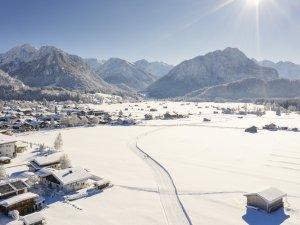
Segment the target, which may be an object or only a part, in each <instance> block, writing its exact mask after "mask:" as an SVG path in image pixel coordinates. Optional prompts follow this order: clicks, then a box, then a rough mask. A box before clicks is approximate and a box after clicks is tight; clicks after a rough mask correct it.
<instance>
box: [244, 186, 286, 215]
mask: <svg viewBox="0 0 300 225" xmlns="http://www.w3.org/2000/svg"><path fill="white" fill-rule="evenodd" d="M244 196H246V197H247V205H248V206H252V207H256V208H259V209H262V210H264V211H266V212H268V213H270V212H273V211H275V210H277V209H279V208H282V207H283V206H284V204H283V198H284V197H286V196H287V195H286V193H284V192H282V191H280V190H279V189H277V188H275V187H268V188H262V189H259V190H257V191H255V192H251V193H247V194H244Z"/></svg>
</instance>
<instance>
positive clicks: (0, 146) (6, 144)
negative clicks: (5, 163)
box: [0, 135, 17, 158]
mask: <svg viewBox="0 0 300 225" xmlns="http://www.w3.org/2000/svg"><path fill="white" fill-rule="evenodd" d="M16 142H17V140H16V139H15V138H13V137H10V136H7V135H0V156H6V157H10V158H13V157H15V156H16V148H15V144H16Z"/></svg>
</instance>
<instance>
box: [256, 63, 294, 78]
mask: <svg viewBox="0 0 300 225" xmlns="http://www.w3.org/2000/svg"><path fill="white" fill-rule="evenodd" d="M254 61H255V62H256V63H258V64H259V65H261V66H266V67H272V68H274V69H276V70H277V71H278V73H279V76H280V77H282V78H286V79H290V80H297V79H300V65H297V64H295V63H292V62H289V61H286V62H283V61H280V62H277V63H274V62H272V61H270V60H263V61H256V60H255V59H254Z"/></svg>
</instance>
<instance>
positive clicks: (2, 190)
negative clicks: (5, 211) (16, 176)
mask: <svg viewBox="0 0 300 225" xmlns="http://www.w3.org/2000/svg"><path fill="white" fill-rule="evenodd" d="M28 188H29V185H28V184H27V183H25V182H24V181H22V180H8V181H5V182H2V183H0V199H4V198H8V197H11V196H15V195H19V194H23V193H26V192H27V190H28Z"/></svg>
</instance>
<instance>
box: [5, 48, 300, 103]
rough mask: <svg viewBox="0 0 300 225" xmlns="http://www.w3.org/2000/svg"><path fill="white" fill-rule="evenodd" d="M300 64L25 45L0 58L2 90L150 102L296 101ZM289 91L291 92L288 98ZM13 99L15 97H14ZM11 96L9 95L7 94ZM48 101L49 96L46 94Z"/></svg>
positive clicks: (235, 55) (233, 52)
mask: <svg viewBox="0 0 300 225" xmlns="http://www.w3.org/2000/svg"><path fill="white" fill-rule="evenodd" d="M299 71H300V65H297V64H294V63H291V62H279V63H273V62H271V61H267V60H264V61H257V60H255V59H249V58H248V57H247V56H246V55H245V54H244V53H243V52H241V51H240V50H239V49H237V48H226V49H224V50H223V51H221V50H218V51H214V52H210V53H207V54H206V55H203V56H198V57H195V58H193V59H190V60H186V61H183V62H182V63H180V64H178V65H177V66H175V67H173V66H172V65H169V64H166V63H163V62H148V61H146V60H144V59H143V60H138V61H136V62H129V61H126V60H123V59H119V58H110V59H108V60H99V59H94V58H86V59H84V58H81V57H79V56H76V55H72V54H69V53H66V52H64V51H63V50H61V49H58V48H56V47H54V46H42V47H40V48H39V49H37V48H34V47H32V46H31V45H29V44H25V45H22V46H19V47H15V48H13V49H11V50H9V51H8V52H6V53H2V54H0V88H1V93H4V92H3V90H4V89H5V90H6V91H8V90H9V92H10V93H11V94H12V93H13V92H18V93H19V94H18V96H19V98H21V94H20V93H25V92H26V95H31V93H39V92H41V90H42V91H43V93H46V92H47V93H51V95H52V94H53V93H54V92H57V93H63V94H64V95H65V96H73V97H72V98H74V96H75V95H76V93H78V91H79V92H86V91H88V92H102V93H107V94H119V95H122V96H125V95H127V96H132V95H138V93H139V92H141V93H143V94H145V96H146V97H150V98H177V97H182V96H184V97H185V98H200V99H201V98H205V99H207V98H208V99H214V98H228V99H237V98H248V97H249V98H256V97H266V98H275V97H297V96H299V92H298V88H299V87H298V85H299V82H298V81H290V80H287V79H285V78H288V79H291V80H295V79H298V78H299V77H300V74H299ZM288 92H289V93H288ZM12 95H13V94H12ZM6 96H8V95H7V94H6ZM46 96H47V95H46Z"/></svg>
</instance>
